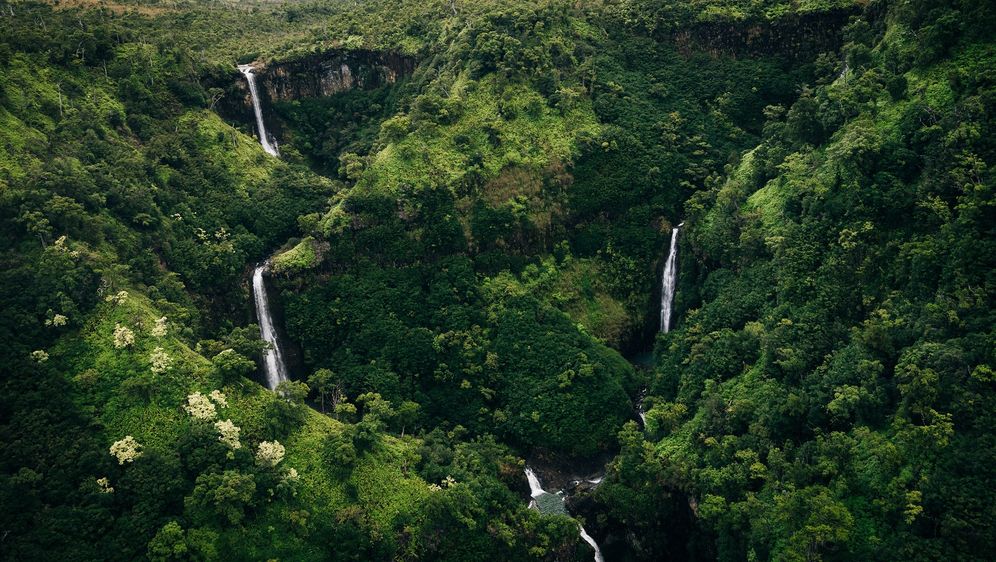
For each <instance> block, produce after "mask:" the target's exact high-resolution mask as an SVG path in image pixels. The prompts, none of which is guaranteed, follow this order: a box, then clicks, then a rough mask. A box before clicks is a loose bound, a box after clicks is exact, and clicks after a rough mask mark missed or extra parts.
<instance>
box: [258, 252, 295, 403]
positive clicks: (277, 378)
mask: <svg viewBox="0 0 996 562" xmlns="http://www.w3.org/2000/svg"><path fill="white" fill-rule="evenodd" d="M269 266H270V264H269V262H264V263H261V264H259V265H258V266H256V269H254V270H253V272H252V293H253V299H254V300H255V302H256V316H257V317H258V319H259V333H260V336H262V338H263V341H265V342H266V343H268V344H270V348H269V349H264V350H263V370H264V371H265V373H266V386H267V387H269V388H270V390H273V389H275V388H277V385H278V384H280V383H281V382H283V381H286V380H288V377H287V366H286V365H285V364H284V356H283V353H281V351H280V342H279V340H278V339H277V331H276V329H274V327H273V315H272V314H270V303H269V301H268V300H267V296H266V284H265V283H264V281H263V273H264V272H265V271H266V269H267V268H268V267H269Z"/></svg>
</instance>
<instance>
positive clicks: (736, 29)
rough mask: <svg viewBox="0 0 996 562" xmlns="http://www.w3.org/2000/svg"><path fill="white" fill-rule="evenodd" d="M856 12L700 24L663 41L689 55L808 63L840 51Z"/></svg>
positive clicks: (839, 11) (855, 10)
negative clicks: (747, 57)
mask: <svg viewBox="0 0 996 562" xmlns="http://www.w3.org/2000/svg"><path fill="white" fill-rule="evenodd" d="M855 14H857V9H854V10H837V11H833V12H821V13H814V14H800V15H790V16H784V17H781V18H779V19H778V20H776V21H743V22H717V23H700V24H697V25H694V26H691V27H689V28H688V29H683V30H681V31H676V32H673V33H671V34H669V35H668V36H666V37H660V39H665V40H671V41H673V42H674V43H675V45H676V46H677V47H678V50H679V51H681V52H683V53H685V54H689V53H692V52H694V51H699V52H702V51H705V52H708V53H711V54H713V55H716V56H719V55H725V56H782V57H786V58H789V59H797V60H804V59H810V58H813V57H815V56H816V55H818V54H820V53H824V52H831V51H837V50H838V49H840V47H841V45H842V43H843V35H842V30H843V28H844V26H845V25H846V24H847V22H848V19H849V18H850V17H851V16H852V15H855Z"/></svg>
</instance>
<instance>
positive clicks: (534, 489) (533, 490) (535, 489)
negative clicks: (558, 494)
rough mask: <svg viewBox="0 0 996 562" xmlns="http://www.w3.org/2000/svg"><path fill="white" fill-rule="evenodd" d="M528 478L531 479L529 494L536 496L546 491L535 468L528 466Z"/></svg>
mask: <svg viewBox="0 0 996 562" xmlns="http://www.w3.org/2000/svg"><path fill="white" fill-rule="evenodd" d="M526 480H528V481H529V495H530V496H532V497H534V498H536V497H539V496H542V495H543V494H545V493H546V490H544V489H543V486H542V485H541V484H540V481H539V478H538V477H537V476H536V473H535V472H533V469H531V468H529V467H528V466H527V467H526Z"/></svg>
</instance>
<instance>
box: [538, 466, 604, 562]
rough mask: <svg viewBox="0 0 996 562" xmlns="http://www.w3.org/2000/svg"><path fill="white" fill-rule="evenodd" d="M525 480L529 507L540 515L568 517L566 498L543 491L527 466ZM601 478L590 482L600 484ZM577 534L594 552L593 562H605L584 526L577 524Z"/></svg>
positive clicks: (562, 495)
mask: <svg viewBox="0 0 996 562" xmlns="http://www.w3.org/2000/svg"><path fill="white" fill-rule="evenodd" d="M525 473H526V480H528V481H529V495H530V496H531V497H532V498H533V499H532V501H530V502H529V507H531V508H535V509H536V510H537V511H539V512H540V513H545V514H563V515H568V513H567V508H566V507H565V506H564V500H565V499H566V496H565V495H564V493H563V492H562V491H558V492H556V493H553V494H551V493H550V492H547V491H546V490H544V489H543V485H542V484H541V483H540V480H539V477H538V476H536V473H535V472H534V471H533V469H531V468H529V467H528V466H527V467H526V469H525ZM601 480H602V479H601V478H598V479H597V481H594V480H592V481H591V482H593V483H595V484H597V483H598V482H601ZM578 533H579V534H580V535H581V540H583V541H584V542H586V543H588V545H589V546H591V548H592V549H593V550H594V551H595V562H605V558H604V557H603V556H602V550H601V549H600V548H598V543H596V542H595V539H593V538H592V537H591V535H589V534H588V531H585V529H584V526H583V525H581V524H580V523H578Z"/></svg>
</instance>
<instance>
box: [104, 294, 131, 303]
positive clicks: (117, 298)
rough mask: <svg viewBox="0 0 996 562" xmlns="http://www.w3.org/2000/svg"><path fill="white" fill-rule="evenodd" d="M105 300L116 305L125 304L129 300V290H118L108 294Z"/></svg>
mask: <svg viewBox="0 0 996 562" xmlns="http://www.w3.org/2000/svg"><path fill="white" fill-rule="evenodd" d="M104 300H105V301H107V302H110V303H114V304H116V305H119V304H124V303H126V302H128V291H118V292H117V293H115V294H113V295H107V297H106V298H105V299H104Z"/></svg>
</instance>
